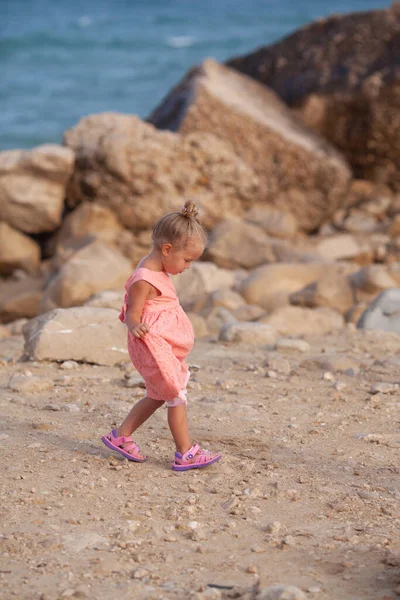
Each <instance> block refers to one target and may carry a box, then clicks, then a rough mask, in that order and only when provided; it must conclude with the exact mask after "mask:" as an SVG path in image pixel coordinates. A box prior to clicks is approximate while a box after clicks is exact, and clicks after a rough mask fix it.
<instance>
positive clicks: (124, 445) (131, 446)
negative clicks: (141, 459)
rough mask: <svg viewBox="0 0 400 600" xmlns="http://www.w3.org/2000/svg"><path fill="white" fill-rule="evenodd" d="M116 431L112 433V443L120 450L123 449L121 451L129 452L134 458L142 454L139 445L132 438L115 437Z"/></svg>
mask: <svg viewBox="0 0 400 600" xmlns="http://www.w3.org/2000/svg"><path fill="white" fill-rule="evenodd" d="M114 432H115V429H113V431H112V432H111V436H110V437H111V441H112V443H113V444H114V445H115V446H118V448H121V450H124V451H125V452H128V454H131V455H132V456H137V455H138V454H141V452H140V448H139V445H138V444H137V443H136V442H135V441H134V440H133V439H132V438H131V436H130V435H129V436H123V435H120V436H117V435H115V433H114Z"/></svg>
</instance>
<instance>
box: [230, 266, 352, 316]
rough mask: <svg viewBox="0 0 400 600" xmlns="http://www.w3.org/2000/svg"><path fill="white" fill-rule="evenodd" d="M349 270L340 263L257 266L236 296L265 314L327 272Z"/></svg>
mask: <svg viewBox="0 0 400 600" xmlns="http://www.w3.org/2000/svg"><path fill="white" fill-rule="evenodd" d="M350 269H352V267H351V266H350V265H349V266H346V265H340V264H333V263H331V264H325V263H313V264H293V263H280V264H274V265H266V266H263V267H258V268H257V269H255V270H254V271H253V272H252V273H250V275H249V276H248V277H247V278H246V279H245V280H244V281H243V282H242V283H241V285H240V290H239V291H240V293H241V294H242V296H243V297H244V298H245V300H246V301H247V302H248V303H249V304H257V305H258V306H261V307H263V308H264V309H265V310H267V311H272V310H274V309H276V308H279V307H281V306H284V305H287V304H289V296H290V294H292V293H294V292H296V291H298V290H301V289H302V288H304V287H305V286H306V285H308V284H310V283H312V282H313V281H316V280H318V279H320V278H321V277H323V276H325V275H327V274H328V273H347V272H348V270H350Z"/></svg>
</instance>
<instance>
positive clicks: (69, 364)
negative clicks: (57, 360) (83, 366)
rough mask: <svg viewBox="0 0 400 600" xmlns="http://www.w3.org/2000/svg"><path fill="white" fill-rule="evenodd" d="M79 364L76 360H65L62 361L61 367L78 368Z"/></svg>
mask: <svg viewBox="0 0 400 600" xmlns="http://www.w3.org/2000/svg"><path fill="white" fill-rule="evenodd" d="M78 366H79V365H78V363H77V362H76V361H75V360H65V361H64V362H62V363H61V365H60V369H76V368H77V367H78Z"/></svg>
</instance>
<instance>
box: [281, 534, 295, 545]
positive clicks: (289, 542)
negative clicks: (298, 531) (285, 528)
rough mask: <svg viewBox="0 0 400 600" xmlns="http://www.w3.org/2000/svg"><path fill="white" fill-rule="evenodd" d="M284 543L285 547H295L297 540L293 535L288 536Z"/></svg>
mask: <svg viewBox="0 0 400 600" xmlns="http://www.w3.org/2000/svg"><path fill="white" fill-rule="evenodd" d="M283 543H284V544H285V546H295V545H296V540H295V539H294V537H293V536H292V535H286V536H285V537H284V538H283Z"/></svg>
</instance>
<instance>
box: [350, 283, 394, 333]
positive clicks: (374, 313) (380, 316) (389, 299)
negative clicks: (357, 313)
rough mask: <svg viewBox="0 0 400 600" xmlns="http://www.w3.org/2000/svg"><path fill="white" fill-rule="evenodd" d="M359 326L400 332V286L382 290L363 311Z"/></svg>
mask: <svg viewBox="0 0 400 600" xmlns="http://www.w3.org/2000/svg"><path fill="white" fill-rule="evenodd" d="M357 327H359V328H360V329H380V330H382V331H390V332H392V333H397V334H400V288H393V289H390V290H385V291H384V292H381V293H380V294H379V295H378V296H377V297H376V298H375V300H373V301H372V302H371V304H370V305H369V306H368V308H367V309H366V310H365V311H364V312H363V313H362V315H361V317H360V319H359V321H358V323H357Z"/></svg>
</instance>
